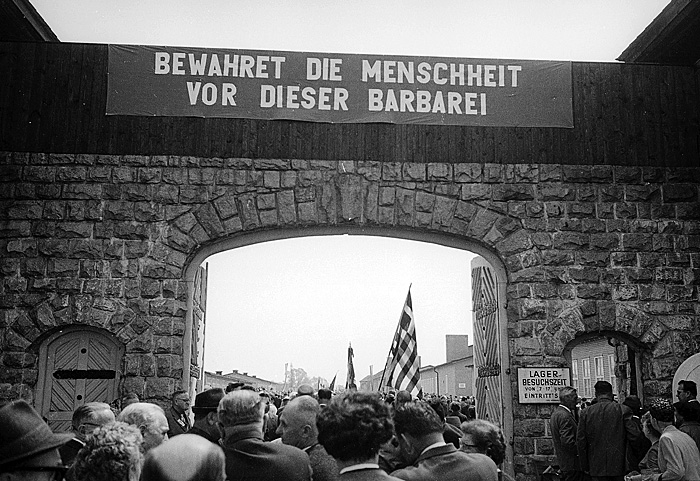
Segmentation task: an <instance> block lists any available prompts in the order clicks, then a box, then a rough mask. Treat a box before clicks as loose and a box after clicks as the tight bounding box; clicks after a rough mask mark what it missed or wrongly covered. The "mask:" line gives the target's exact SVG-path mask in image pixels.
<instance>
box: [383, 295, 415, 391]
mask: <svg viewBox="0 0 700 481" xmlns="http://www.w3.org/2000/svg"><path fill="white" fill-rule="evenodd" d="M419 368H420V366H419V365H418V345H417V344H416V324H415V322H414V320H413V307H412V305H411V288H410V287H409V288H408V295H407V296H406V302H405V303H404V305H403V310H402V311H401V318H400V319H399V326H398V327H397V328H396V334H394V340H393V342H392V344H391V350H390V351H389V359H388V360H387V367H386V368H385V369H384V376H385V377H386V384H385V385H386V386H389V387H392V388H394V389H399V390H406V391H408V392H410V393H411V395H412V396H414V397H415V396H416V395H417V394H418V392H419V390H420V385H419V382H420V372H419Z"/></svg>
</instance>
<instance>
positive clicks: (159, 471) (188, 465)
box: [141, 434, 226, 481]
mask: <svg viewBox="0 0 700 481" xmlns="http://www.w3.org/2000/svg"><path fill="white" fill-rule="evenodd" d="M195 477H196V479H197V480H198V481H224V479H226V471H225V458H224V452H223V450H222V449H221V448H220V447H219V446H217V445H216V444H214V443H211V442H209V441H207V440H206V439H204V438H203V437H202V436H197V435H196V434H181V435H179V436H176V437H174V438H172V439H171V440H169V441H168V442H167V443H163V444H161V445H160V446H157V447H155V448H153V449H151V450H150V451H149V452H148V454H147V455H146V461H145V462H144V465H143V470H142V471H141V480H142V481H190V480H193V479H195Z"/></svg>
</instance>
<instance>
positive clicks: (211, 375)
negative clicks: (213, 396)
mask: <svg viewBox="0 0 700 481" xmlns="http://www.w3.org/2000/svg"><path fill="white" fill-rule="evenodd" d="M232 382H244V383H246V384H250V385H251V386H253V387H254V388H256V389H258V388H259V389H265V390H272V391H281V390H282V384H281V383H278V382H273V381H267V380H265V379H260V378H258V377H255V376H251V375H248V373H247V372H242V373H241V372H238V371H237V370H236V369H234V370H233V371H232V372H230V373H228V374H224V373H223V371H216V372H208V371H205V372H204V389H211V388H214V387H220V388H221V389H226V386H228V385H229V383H232Z"/></svg>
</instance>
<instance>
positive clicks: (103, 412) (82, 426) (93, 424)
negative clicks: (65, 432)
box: [60, 402, 114, 467]
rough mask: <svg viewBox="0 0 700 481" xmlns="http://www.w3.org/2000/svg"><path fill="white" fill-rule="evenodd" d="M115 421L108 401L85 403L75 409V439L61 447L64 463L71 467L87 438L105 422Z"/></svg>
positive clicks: (73, 421)
mask: <svg viewBox="0 0 700 481" xmlns="http://www.w3.org/2000/svg"><path fill="white" fill-rule="evenodd" d="M113 422H114V413H113V412H112V409H111V408H110V407H109V404H107V403H98V402H92V403H85V404H83V405H82V406H80V407H79V408H78V409H76V410H75V411H73V420H72V422H71V425H72V428H73V435H74V437H73V439H71V440H70V441H68V442H67V443H66V444H64V445H63V447H61V449H60V452H61V458H62V459H63V463H64V464H65V465H66V466H68V467H70V466H71V465H72V464H73V460H75V456H76V455H77V454H78V451H80V449H81V448H82V447H83V446H85V439H86V438H87V437H88V435H89V434H92V432H93V431H94V430H95V429H96V428H98V427H100V426H104V425H105V424H109V423H113Z"/></svg>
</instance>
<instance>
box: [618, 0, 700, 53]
mask: <svg viewBox="0 0 700 481" xmlns="http://www.w3.org/2000/svg"><path fill="white" fill-rule="evenodd" d="M699 59H700V2H698V1H697V0H672V1H671V3H669V4H668V5H667V6H666V8H664V9H663V11H662V12H661V13H660V14H659V15H658V16H657V17H656V18H655V19H654V20H653V21H652V22H651V23H650V24H649V25H648V26H647V28H645V29H644V31H643V32H642V33H641V34H639V36H638V37H637V38H636V39H635V40H634V41H633V42H632V43H631V44H630V45H629V46H628V47H627V48H626V49H625V51H624V52H622V53H621V54H620V56H619V57H618V58H617V60H620V61H622V62H627V63H653V64H660V65H695V64H696V63H697V62H698V60H699Z"/></svg>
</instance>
